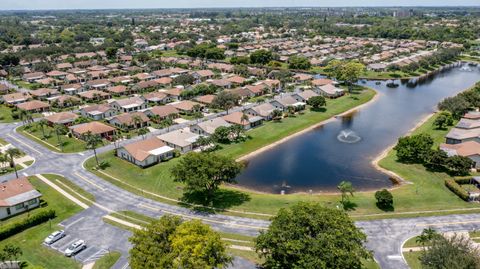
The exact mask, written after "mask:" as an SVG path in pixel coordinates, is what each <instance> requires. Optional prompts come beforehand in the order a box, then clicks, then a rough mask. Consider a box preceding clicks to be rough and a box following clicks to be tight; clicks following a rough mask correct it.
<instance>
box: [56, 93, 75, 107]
mask: <svg viewBox="0 0 480 269" xmlns="http://www.w3.org/2000/svg"><path fill="white" fill-rule="evenodd" d="M81 102H82V100H81V99H80V98H78V97H76V96H72V95H60V96H56V97H54V98H51V99H50V103H51V104H52V105H53V106H54V107H71V106H75V105H78V104H80V103H81Z"/></svg>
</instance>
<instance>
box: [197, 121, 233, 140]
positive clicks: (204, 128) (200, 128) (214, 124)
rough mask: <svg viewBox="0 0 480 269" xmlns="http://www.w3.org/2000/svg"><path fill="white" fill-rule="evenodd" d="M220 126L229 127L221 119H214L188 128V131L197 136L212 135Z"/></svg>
mask: <svg viewBox="0 0 480 269" xmlns="http://www.w3.org/2000/svg"><path fill="white" fill-rule="evenodd" d="M221 126H223V127H230V126H231V124H230V123H228V122H226V121H225V120H224V119H222V118H214V119H211V120H206V121H202V122H200V123H197V124H194V125H192V126H190V131H191V132H192V133H196V134H199V135H205V136H206V135H213V133H215V130H216V129H217V128H218V127H221Z"/></svg>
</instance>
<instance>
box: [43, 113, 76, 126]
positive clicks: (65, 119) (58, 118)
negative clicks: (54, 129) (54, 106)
mask: <svg viewBox="0 0 480 269" xmlns="http://www.w3.org/2000/svg"><path fill="white" fill-rule="evenodd" d="M77 118H78V115H77V114H75V113H72V112H69V111H66V112H59V113H55V114H52V115H50V116H47V117H45V120H47V122H48V124H49V125H50V126H53V125H55V124H63V125H67V126H69V125H71V124H72V123H73V122H75V120H76V119H77Z"/></svg>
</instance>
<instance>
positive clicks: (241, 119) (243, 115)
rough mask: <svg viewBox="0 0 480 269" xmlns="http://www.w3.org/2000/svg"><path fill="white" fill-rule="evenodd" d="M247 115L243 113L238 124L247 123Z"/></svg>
mask: <svg viewBox="0 0 480 269" xmlns="http://www.w3.org/2000/svg"><path fill="white" fill-rule="evenodd" d="M248 119H249V118H248V115H247V114H245V113H243V114H242V117H241V118H240V122H241V123H242V124H243V122H244V121H247V122H248Z"/></svg>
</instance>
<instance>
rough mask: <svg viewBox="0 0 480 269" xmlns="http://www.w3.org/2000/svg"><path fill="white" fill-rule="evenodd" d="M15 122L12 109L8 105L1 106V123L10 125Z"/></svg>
mask: <svg viewBox="0 0 480 269" xmlns="http://www.w3.org/2000/svg"><path fill="white" fill-rule="evenodd" d="M14 121H17V120H14V119H13V117H12V108H10V107H8V106H6V105H0V122H2V123H9V122H14Z"/></svg>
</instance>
